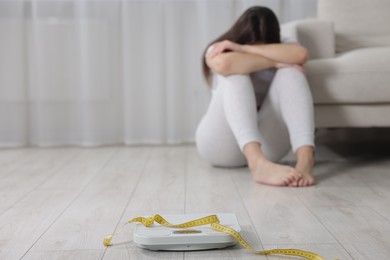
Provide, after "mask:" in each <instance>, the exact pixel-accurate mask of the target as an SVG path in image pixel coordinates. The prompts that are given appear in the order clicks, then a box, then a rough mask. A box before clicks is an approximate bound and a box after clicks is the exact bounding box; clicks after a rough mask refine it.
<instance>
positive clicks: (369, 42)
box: [282, 0, 390, 128]
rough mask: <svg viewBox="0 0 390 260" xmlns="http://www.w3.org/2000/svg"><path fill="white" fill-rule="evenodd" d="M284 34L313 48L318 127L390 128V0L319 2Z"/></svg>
mask: <svg viewBox="0 0 390 260" xmlns="http://www.w3.org/2000/svg"><path fill="white" fill-rule="evenodd" d="M282 34H283V36H287V37H290V38H293V39H295V40H297V41H298V42H300V43H301V44H302V45H304V46H305V47H307V48H308V50H309V53H310V60H309V61H308V62H307V64H306V65H305V68H306V71H307V77H308V80H309V83H310V87H311V89H312V94H313V98H314V105H315V120H316V127H317V128H325V127H390V0H370V1H368V0H318V13H317V18H316V19H308V20H300V21H295V22H291V23H288V24H284V25H283V26H282Z"/></svg>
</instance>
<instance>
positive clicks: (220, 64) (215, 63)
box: [207, 55, 231, 76]
mask: <svg viewBox="0 0 390 260" xmlns="http://www.w3.org/2000/svg"><path fill="white" fill-rule="evenodd" d="M207 65H208V66H209V67H210V68H211V69H212V70H214V71H215V72H217V73H218V74H220V75H222V76H228V75H230V74H231V73H230V69H231V66H230V63H229V62H228V61H227V59H226V57H224V56H223V55H217V56H216V57H214V58H211V59H210V60H208V61H207Z"/></svg>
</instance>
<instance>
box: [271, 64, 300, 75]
mask: <svg viewBox="0 0 390 260" xmlns="http://www.w3.org/2000/svg"><path fill="white" fill-rule="evenodd" d="M275 67H276V68H277V69H282V68H295V69H297V70H299V71H300V72H302V73H303V74H306V70H305V68H304V67H303V66H302V65H299V64H288V63H281V62H278V63H276V65H275Z"/></svg>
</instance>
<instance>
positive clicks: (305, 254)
mask: <svg viewBox="0 0 390 260" xmlns="http://www.w3.org/2000/svg"><path fill="white" fill-rule="evenodd" d="M134 222H138V223H141V224H142V225H144V226H145V227H150V226H152V225H153V223H154V222H157V223H159V224H160V225H162V226H165V227H170V228H190V227H196V226H203V225H207V224H210V226H211V228H212V229H213V230H215V231H219V232H224V233H227V234H229V235H231V236H232V237H233V238H234V239H235V240H236V241H237V242H238V243H240V244H241V245H242V246H243V247H245V248H247V249H250V250H252V251H254V252H255V253H258V254H260V255H274V254H279V255H291V256H298V257H302V258H306V259H310V260H325V258H323V257H322V256H320V255H318V254H316V253H313V252H309V251H304V250H300V249H294V248H292V249H272V250H256V249H254V248H253V247H252V246H250V245H249V244H248V242H246V241H245V239H244V238H243V237H242V236H241V235H240V234H239V233H238V232H237V231H236V230H234V229H232V228H229V227H227V226H224V225H221V224H219V223H220V221H219V219H218V217H217V215H210V216H207V217H203V218H199V219H195V220H191V221H188V222H185V223H181V224H176V225H175V224H171V223H169V222H168V221H167V220H166V219H164V218H163V217H162V216H160V215H159V214H156V215H154V216H151V217H148V218H144V217H136V218H133V219H131V220H129V221H128V222H127V223H126V224H125V225H127V224H130V223H134ZM123 229H124V227H122V229H121V230H119V231H118V232H116V233H113V234H111V235H108V236H107V237H105V238H104V240H103V245H104V246H111V245H112V244H111V239H112V237H113V236H114V235H117V234H119V233H121V232H122V231H123Z"/></svg>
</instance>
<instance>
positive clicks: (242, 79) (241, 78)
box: [219, 74, 252, 86]
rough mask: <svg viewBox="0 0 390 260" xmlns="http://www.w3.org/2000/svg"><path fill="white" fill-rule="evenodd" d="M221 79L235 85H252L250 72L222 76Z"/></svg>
mask: <svg viewBox="0 0 390 260" xmlns="http://www.w3.org/2000/svg"><path fill="white" fill-rule="evenodd" d="M219 80H221V81H222V83H227V84H229V85H233V86H245V85H250V86H252V81H251V78H250V76H249V74H234V75H229V76H225V77H224V76H220V77H219Z"/></svg>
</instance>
